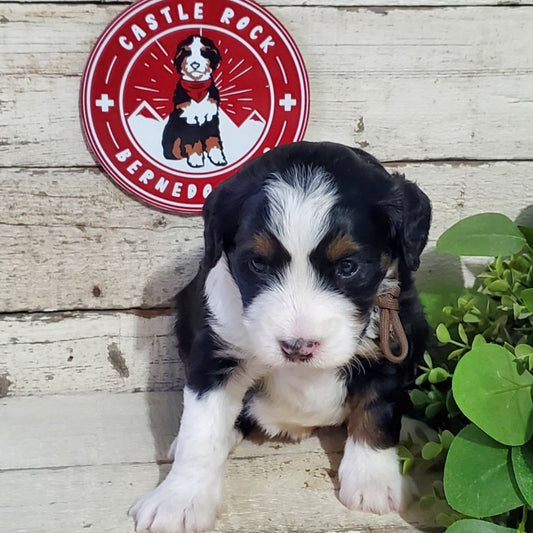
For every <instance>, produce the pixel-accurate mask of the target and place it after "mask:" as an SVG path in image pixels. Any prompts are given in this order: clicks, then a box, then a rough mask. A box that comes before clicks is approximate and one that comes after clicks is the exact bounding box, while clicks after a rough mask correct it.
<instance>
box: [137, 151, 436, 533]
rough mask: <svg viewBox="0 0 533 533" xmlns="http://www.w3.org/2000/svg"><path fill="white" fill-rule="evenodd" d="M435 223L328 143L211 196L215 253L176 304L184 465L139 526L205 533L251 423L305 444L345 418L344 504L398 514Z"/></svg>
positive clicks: (404, 191)
mask: <svg viewBox="0 0 533 533" xmlns="http://www.w3.org/2000/svg"><path fill="white" fill-rule="evenodd" d="M430 217H431V208H430V203H429V200H428V198H427V196H426V195H425V194H424V193H423V192H422V191H421V190H420V189H419V188H418V187H417V186H416V185H415V184H414V183H411V182H409V181H407V180H406V179H405V178H404V177H403V176H401V175H399V174H389V173H388V172H387V171H386V170H385V169H384V168H383V167H382V166H381V164H380V163H379V162H378V161H377V160H376V159H374V158H373V157H372V156H370V155H369V154H367V153H365V152H363V151H362V150H358V149H351V148H348V147H345V146H342V145H339V144H331V143H306V142H302V143H296V144H291V145H285V146H282V147H279V148H276V149H273V150H272V151H270V152H268V153H266V154H264V155H263V156H261V157H259V158H257V159H255V160H253V161H252V162H251V163H249V164H248V165H247V166H245V167H243V168H242V169H241V170H240V171H239V172H237V173H236V174H235V175H234V176H233V177H232V178H230V179H229V180H227V181H226V182H224V183H222V184H221V185H220V186H219V187H217V188H216V189H215V190H214V191H213V192H212V194H211V195H210V196H209V197H208V199H207V201H206V204H205V208H204V219H205V234H204V235H205V255H204V257H203V259H202V261H201V264H200V268H199V271H198V274H197V275H196V277H195V278H194V280H193V281H192V282H191V283H190V284H189V285H188V286H187V287H185V288H184V289H183V290H182V291H181V292H180V293H179V295H178V299H177V301H178V322H177V334H178V340H179V346H180V351H181V356H182V358H183V360H184V362H185V366H186V369H187V380H188V384H187V387H186V388H185V391H184V411H183V417H182V419H181V427H180V431H179V434H178V436H177V438H176V440H175V441H174V444H173V445H172V448H171V457H172V458H173V460H174V462H173V465H172V468H171V470H170V473H169V474H168V476H167V478H166V479H165V480H164V481H163V482H162V483H161V484H160V485H159V486H158V487H157V488H156V489H154V490H153V491H152V492H151V493H149V494H148V495H146V496H145V497H144V498H142V499H141V500H139V501H138V502H137V503H136V504H135V505H134V506H133V507H132V509H131V511H130V513H131V515H132V516H133V517H134V518H135V520H136V526H137V531H145V530H148V531H150V532H153V533H155V532H158V533H184V532H186V533H191V532H199V531H207V530H210V529H211V528H212V526H213V524H214V522H215V518H216V515H217V512H218V511H219V509H220V506H221V502H222V482H223V475H224V465H225V463H226V459H227V457H228V454H229V453H230V452H231V450H232V448H233V447H234V446H235V445H236V444H237V443H238V442H239V441H240V440H241V439H242V438H243V436H244V435H246V434H247V432H249V431H250V430H251V429H252V428H253V427H254V426H255V427H259V428H260V429H262V430H263V432H264V433H266V434H267V435H269V436H276V435H282V436H288V437H290V438H294V439H300V438H302V437H306V436H308V435H309V434H310V433H311V432H312V431H313V430H314V429H315V428H318V427H321V426H335V425H341V424H346V425H347V431H348V437H347V441H346V444H345V450H344V456H343V458H342V461H341V463H340V468H339V484H340V490H339V498H340V500H341V501H342V503H343V504H345V505H346V506H347V507H349V508H350V509H360V510H364V511H371V512H376V513H387V512H389V511H394V510H398V509H399V508H400V507H401V505H402V476H401V473H400V468H399V461H398V457H397V452H396V449H395V446H396V444H397V443H398V439H399V431H400V417H401V415H402V412H403V409H404V407H405V406H406V403H407V401H408V400H407V398H406V397H407V387H408V386H409V384H410V383H411V382H412V379H413V377H414V371H415V367H416V364H417V362H418V361H419V359H420V358H421V355H422V353H423V351H424V347H425V341H426V337H427V324H426V322H425V319H424V315H423V311H422V307H421V305H420V302H419V300H418V296H417V293H416V290H415V288H414V285H413V280H412V271H414V270H416V269H417V268H418V266H419V258H420V254H421V252H422V249H423V248H424V246H425V244H426V241H427V237H428V230H429V225H430ZM400 289H401V293H400ZM399 293H400V295H399V298H397V297H398V294H399ZM398 305H399V318H400V320H401V323H400V320H395V319H398V313H397V309H398ZM394 315H396V316H394ZM389 319H392V320H391V321H389ZM402 325H403V327H402ZM404 333H405V336H404V335H403V334H404Z"/></svg>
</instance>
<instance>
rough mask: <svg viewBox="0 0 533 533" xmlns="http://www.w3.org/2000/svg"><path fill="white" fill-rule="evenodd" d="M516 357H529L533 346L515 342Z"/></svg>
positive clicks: (532, 351)
mask: <svg viewBox="0 0 533 533" xmlns="http://www.w3.org/2000/svg"><path fill="white" fill-rule="evenodd" d="M514 354H515V356H516V357H529V356H530V355H531V354H533V346H530V345H529V344H517V345H516V346H515V349H514Z"/></svg>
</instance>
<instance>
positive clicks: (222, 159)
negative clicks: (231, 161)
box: [207, 148, 228, 167]
mask: <svg viewBox="0 0 533 533" xmlns="http://www.w3.org/2000/svg"><path fill="white" fill-rule="evenodd" d="M207 157H209V160H210V161H211V163H213V165H217V166H219V167H221V166H223V165H227V164H228V162H227V161H226V156H225V155H224V152H223V151H222V150H221V149H220V148H211V150H209V153H208V154H207Z"/></svg>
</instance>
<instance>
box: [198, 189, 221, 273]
mask: <svg viewBox="0 0 533 533" xmlns="http://www.w3.org/2000/svg"><path fill="white" fill-rule="evenodd" d="M222 194H223V193H222V191H221V189H220V188H216V189H214V190H213V191H212V192H211V194H210V195H209V196H208V197H207V198H206V200H205V203H204V207H203V217H204V258H203V260H202V265H203V266H204V267H205V269H206V270H210V269H212V268H213V267H214V266H215V265H216V264H217V261H218V260H219V259H220V256H221V255H222V249H223V241H224V237H223V235H224V230H223V227H222V224H223V222H224V221H223V220H222V218H221V214H220V212H219V206H220V196H221V195H222Z"/></svg>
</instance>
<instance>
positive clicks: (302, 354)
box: [279, 337, 320, 361]
mask: <svg viewBox="0 0 533 533" xmlns="http://www.w3.org/2000/svg"><path fill="white" fill-rule="evenodd" d="M279 346H280V348H281V351H282V352H283V355H284V356H285V357H286V358H287V359H288V360H289V361H308V360H309V359H311V357H313V355H314V353H315V352H316V351H317V349H318V347H319V346H320V343H319V342H318V341H314V340H306V339H302V338H301V337H300V338H298V339H288V340H283V341H279Z"/></svg>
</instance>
